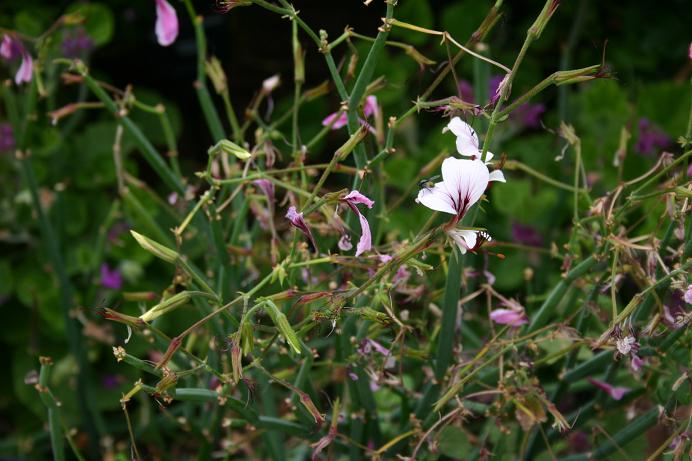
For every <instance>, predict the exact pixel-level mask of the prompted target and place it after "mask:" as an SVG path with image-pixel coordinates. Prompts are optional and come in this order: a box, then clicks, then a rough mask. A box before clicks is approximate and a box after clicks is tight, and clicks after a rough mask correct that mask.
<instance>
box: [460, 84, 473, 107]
mask: <svg viewBox="0 0 692 461" xmlns="http://www.w3.org/2000/svg"><path fill="white" fill-rule="evenodd" d="M459 94H460V95H461V99H462V100H463V101H464V102H470V103H473V102H475V101H474V97H473V86H471V84H470V83H469V82H467V81H466V80H461V81H460V82H459Z"/></svg>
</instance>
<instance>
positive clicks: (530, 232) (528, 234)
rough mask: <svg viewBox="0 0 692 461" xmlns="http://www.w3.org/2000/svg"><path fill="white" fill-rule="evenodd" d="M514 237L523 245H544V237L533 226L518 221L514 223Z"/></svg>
mask: <svg viewBox="0 0 692 461" xmlns="http://www.w3.org/2000/svg"><path fill="white" fill-rule="evenodd" d="M512 238H513V239H514V241H515V242H518V243H521V244H522V245H528V246H533V247H540V246H542V245H543V237H542V236H541V234H540V233H539V232H538V231H537V230H536V228H534V227H532V226H524V225H523V224H519V223H518V222H514V223H512Z"/></svg>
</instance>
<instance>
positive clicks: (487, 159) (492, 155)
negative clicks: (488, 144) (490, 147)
mask: <svg viewBox="0 0 692 461" xmlns="http://www.w3.org/2000/svg"><path fill="white" fill-rule="evenodd" d="M493 157H495V154H493V153H492V152H490V151H488V152H486V153H485V158H484V159H483V161H484V162H485V163H488V162H489V161H491V160H492V159H493Z"/></svg>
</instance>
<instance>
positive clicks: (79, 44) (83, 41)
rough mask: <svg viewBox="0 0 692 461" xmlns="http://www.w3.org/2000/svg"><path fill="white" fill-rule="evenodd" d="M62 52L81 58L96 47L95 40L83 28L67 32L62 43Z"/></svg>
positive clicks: (70, 56) (67, 55) (66, 55)
mask: <svg viewBox="0 0 692 461" xmlns="http://www.w3.org/2000/svg"><path fill="white" fill-rule="evenodd" d="M60 47H61V48H62V54H64V55H65V57H68V58H80V57H82V56H84V55H85V54H87V53H88V52H89V51H91V49H92V48H94V40H93V39H92V38H91V37H90V36H89V34H87V32H86V30H84V29H83V28H81V27H80V28H78V29H76V30H74V31H69V32H66V33H65V37H64V38H63V40H62V44H61V45H60Z"/></svg>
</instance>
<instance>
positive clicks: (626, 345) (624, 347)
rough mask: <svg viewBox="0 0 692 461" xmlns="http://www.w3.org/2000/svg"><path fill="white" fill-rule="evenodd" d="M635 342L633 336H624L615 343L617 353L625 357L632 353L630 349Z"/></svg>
mask: <svg viewBox="0 0 692 461" xmlns="http://www.w3.org/2000/svg"><path fill="white" fill-rule="evenodd" d="M636 342H637V340H636V339H635V338H634V336H625V337H624V338H620V339H618V340H617V341H616V342H615V345H616V347H617V349H618V352H619V353H621V354H622V355H627V354H629V353H630V352H631V351H632V347H633V346H634V344H635V343H636Z"/></svg>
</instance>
